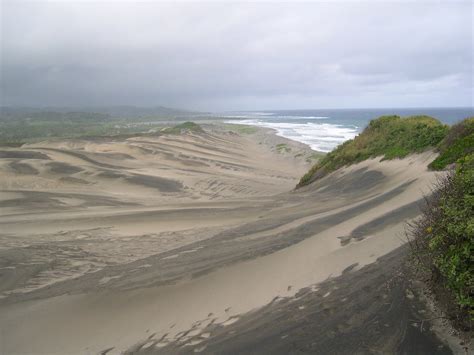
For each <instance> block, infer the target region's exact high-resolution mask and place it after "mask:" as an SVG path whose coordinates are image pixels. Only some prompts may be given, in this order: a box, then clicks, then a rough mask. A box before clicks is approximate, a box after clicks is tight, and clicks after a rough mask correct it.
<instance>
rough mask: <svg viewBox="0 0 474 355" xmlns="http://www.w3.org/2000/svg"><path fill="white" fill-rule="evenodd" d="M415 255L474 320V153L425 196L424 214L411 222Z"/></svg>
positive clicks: (465, 158) (459, 162)
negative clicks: (430, 193) (430, 194)
mask: <svg viewBox="0 0 474 355" xmlns="http://www.w3.org/2000/svg"><path fill="white" fill-rule="evenodd" d="M410 239H411V244H412V246H413V250H414V252H415V254H416V255H417V256H418V257H419V259H420V260H421V261H423V263H424V264H425V265H427V266H428V267H429V268H430V269H431V270H432V272H433V275H434V276H438V277H435V278H436V279H437V282H438V283H441V284H443V285H444V286H445V287H446V288H447V289H448V290H449V291H450V292H451V293H452V294H453V295H454V298H455V300H456V303H457V306H458V307H459V309H460V310H461V311H462V312H463V313H465V314H468V315H469V316H468V317H469V318H470V319H471V320H473V319H474V256H473V255H474V253H473V252H474V250H473V249H474V154H470V155H468V156H466V157H463V158H461V159H460V160H458V162H457V168H456V171H455V172H454V171H453V172H452V173H451V174H450V175H448V176H447V177H445V178H444V179H441V180H440V181H439V182H438V184H437V186H436V189H435V190H434V192H433V194H432V196H431V197H429V198H427V199H426V205H425V206H424V207H423V209H422V216H421V218H420V219H419V220H417V221H416V222H415V223H413V224H411V228H410Z"/></svg>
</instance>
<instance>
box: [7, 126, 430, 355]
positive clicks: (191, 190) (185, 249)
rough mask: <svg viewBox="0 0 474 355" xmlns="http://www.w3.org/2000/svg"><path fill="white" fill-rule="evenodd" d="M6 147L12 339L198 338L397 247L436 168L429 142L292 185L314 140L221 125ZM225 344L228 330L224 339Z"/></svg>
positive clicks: (123, 347) (37, 348) (86, 344)
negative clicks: (414, 151)
mask: <svg viewBox="0 0 474 355" xmlns="http://www.w3.org/2000/svg"><path fill="white" fill-rule="evenodd" d="M282 143H284V144H287V145H288V147H289V148H290V150H289V151H287V150H284V151H281V150H280V151H279V150H278V149H277V148H276V146H277V144H282ZM0 150H1V151H0V157H1V158H0V174H1V175H0V176H1V179H0V190H1V192H0V211H1V215H0V231H1V232H0V350H1V351H2V352H4V353H8V354H13V353H48V354H54V353H57V354H63V353H71V354H76V353H77V354H83V353H101V352H102V353H103V352H106V353H109V354H110V353H121V352H126V351H128V352H131V353H137V352H143V353H155V352H159V351H160V349H161V351H163V352H164V353H169V352H172V353H174V352H188V351H189V352H199V351H205V347H204V348H202V347H203V346H207V345H205V344H209V346H211V344H213V342H215V341H218V339H217V338H215V336H218V334H221V333H222V331H221V330H219V331H216V332H214V330H213V329H224V328H227V329H231V328H232V327H235V329H236V330H239V329H241V328H240V327H241V324H246V323H245V320H246V319H248V317H249V315H250V314H258V312H260V310H262V309H264V307H268V306H269V305H271V304H273V303H274V302H275V300H279V299H285V300H296V299H298V294H299V292H301V290H305V289H313V290H316V289H318V287H321V286H318V285H323V284H324V282H327V280H335V279H337V278H338V277H342V276H344V275H345V274H347V273H348V272H351V273H357V272H359V271H362V270H366V268H367V267H370V266H371V265H374V262H376V261H377V259H378V258H380V257H383V256H384V255H387V254H389V253H391V252H392V251H394V250H396V249H397V248H399V247H400V246H402V245H403V244H404V242H405V238H404V228H405V225H406V224H405V223H406V221H407V220H409V219H412V218H415V217H416V216H417V214H418V213H419V211H418V209H417V204H418V203H419V201H420V200H421V199H422V197H423V194H424V193H429V191H430V190H429V188H430V185H431V184H432V183H433V182H434V181H435V180H436V174H435V173H433V172H430V171H428V170H427V169H426V165H427V163H428V162H429V161H431V160H432V159H433V158H434V156H435V155H434V153H432V152H426V153H424V154H419V155H412V156H409V157H408V158H406V159H403V160H394V161H382V162H380V159H371V160H368V161H365V162H362V163H359V164H357V165H354V166H350V167H347V168H343V169H341V170H339V171H337V172H335V173H333V174H331V175H329V176H327V177H326V178H324V179H322V180H320V181H318V182H316V183H314V184H312V185H310V186H308V187H305V188H303V189H300V190H297V191H293V188H294V186H295V185H296V183H297V182H298V180H299V178H300V176H302V175H303V174H304V172H306V171H307V169H308V168H309V166H310V162H308V160H307V159H308V157H309V156H310V155H311V154H312V152H311V151H310V150H309V149H308V148H307V147H305V146H304V145H301V144H298V143H296V142H291V141H289V140H286V139H283V138H280V137H276V136H275V135H274V134H272V133H271V132H269V131H268V130H259V131H258V132H257V133H255V134H250V135H239V134H236V133H234V132H229V131H227V130H226V129H224V128H222V127H218V126H207V127H206V133H200V134H190V133H188V134H182V135H166V136H149V137H136V138H129V139H121V140H118V139H105V138H101V139H94V140H92V139H89V140H64V141H49V142H41V143H37V144H34V145H33V144H32V145H27V146H23V147H22V148H1V149H0ZM341 275H342V276H341ZM341 282H343V281H341ZM326 293H327V291H326V292H325V293H324V294H323V295H322V296H326V298H328V299H330V298H331V295H330V294H327V295H326ZM311 304H312V303H311ZM298 307H303V308H301V310H304V309H305V307H306V306H305V304H304V303H302V304H299V305H298ZM308 307H309V303H308ZM262 317H263V318H261V319H265V315H263V316H262ZM257 323H258V322H256V324H257ZM262 334H263V333H262ZM25 339H27V341H25ZM216 339H217V340H216ZM223 339H228V337H227V336H226V337H223ZM273 341H274V340H273ZM226 344H227V343H226ZM201 348H202V349H201ZM200 349H201V350H200ZM230 349H235V350H236V349H237V347H236V343H235V342H233V341H232V339H231V340H230V343H228V346H227V347H225V348H219V351H221V352H226V351H225V350H227V351H230ZM239 349H240V348H239ZM262 349H263V348H262ZM219 351H218V352H219Z"/></svg>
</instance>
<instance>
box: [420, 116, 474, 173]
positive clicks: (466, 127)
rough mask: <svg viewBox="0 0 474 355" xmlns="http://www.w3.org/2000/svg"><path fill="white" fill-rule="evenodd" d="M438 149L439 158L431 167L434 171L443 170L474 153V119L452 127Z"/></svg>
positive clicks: (468, 119)
mask: <svg viewBox="0 0 474 355" xmlns="http://www.w3.org/2000/svg"><path fill="white" fill-rule="evenodd" d="M438 149H439V153H440V154H439V156H438V157H437V158H436V159H435V160H434V161H433V162H432V163H431V164H430V165H429V167H430V168H432V169H434V170H442V169H444V168H445V167H446V166H447V165H450V164H453V163H455V162H456V161H457V160H458V159H460V158H462V157H465V156H467V155H468V154H470V153H474V117H471V118H467V119H465V120H464V121H462V122H460V123H458V124H456V125H454V126H453V127H451V129H450V130H449V133H448V134H447V135H446V137H445V138H444V139H443V140H442V141H441V142H440V144H439V146H438Z"/></svg>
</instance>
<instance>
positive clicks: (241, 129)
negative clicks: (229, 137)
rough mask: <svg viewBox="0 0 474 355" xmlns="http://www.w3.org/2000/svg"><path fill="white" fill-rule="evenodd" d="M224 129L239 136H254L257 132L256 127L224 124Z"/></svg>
mask: <svg viewBox="0 0 474 355" xmlns="http://www.w3.org/2000/svg"><path fill="white" fill-rule="evenodd" d="M225 127H226V128H227V129H228V130H230V131H232V132H236V133H239V134H254V133H256V132H257V127H254V126H247V125H241V124H226V125H225Z"/></svg>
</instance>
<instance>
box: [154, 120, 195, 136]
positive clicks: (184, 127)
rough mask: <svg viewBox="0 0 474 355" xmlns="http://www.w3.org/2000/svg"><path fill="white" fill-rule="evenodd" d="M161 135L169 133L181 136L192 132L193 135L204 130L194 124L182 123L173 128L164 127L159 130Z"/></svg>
mask: <svg viewBox="0 0 474 355" xmlns="http://www.w3.org/2000/svg"><path fill="white" fill-rule="evenodd" d="M161 132H162V133H169V134H181V133H185V132H194V133H203V132H204V130H203V129H202V127H201V126H200V125H198V124H197V123H194V122H184V123H181V124H178V125H176V126H174V127H166V128H163V129H162V130H161Z"/></svg>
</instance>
